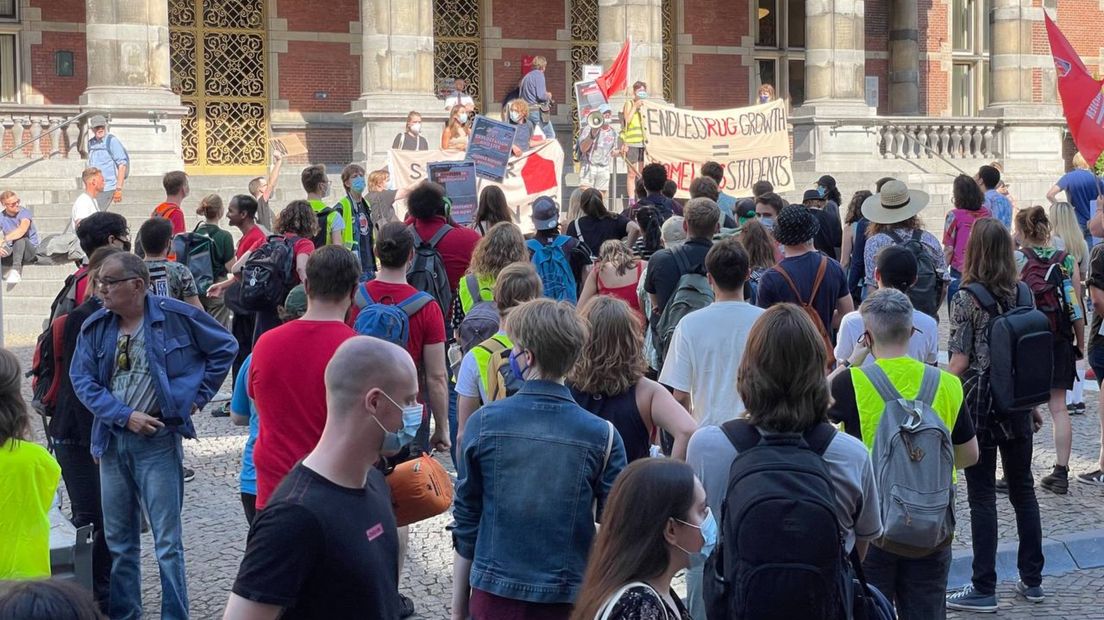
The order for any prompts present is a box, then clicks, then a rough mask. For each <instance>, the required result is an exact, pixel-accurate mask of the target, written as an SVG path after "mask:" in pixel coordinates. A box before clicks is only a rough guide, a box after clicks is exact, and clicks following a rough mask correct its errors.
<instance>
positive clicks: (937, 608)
mask: <svg viewBox="0 0 1104 620" xmlns="http://www.w3.org/2000/svg"><path fill="white" fill-rule="evenodd" d="M863 571H864V572H865V573H866V578H867V580H868V581H869V582H870V585H872V586H874V587H876V588H878V589H879V590H881V592H882V594H884V595H886V598H888V599H889V601H890V602H891V603H894V604H895V605H896V607H897V618H899V620H936V619H937V618H946V617H947V606H946V597H947V575H948V574H949V573H950V571H951V547H950V545H948V546H946V547H944V548H942V549H939V550H937V551H934V552H933V553H932V554H931V555H928V556H925V557H922V558H906V557H904V556H900V555H897V554H895V553H890V552H888V551H883V550H881V549H879V548H877V547H875V546H874V545H870V548H869V550H868V551H867V552H866V559H865V560H863Z"/></svg>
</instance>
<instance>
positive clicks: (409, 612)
mask: <svg viewBox="0 0 1104 620" xmlns="http://www.w3.org/2000/svg"><path fill="white" fill-rule="evenodd" d="M1028 600H1031V599H1028ZM413 615H414V601H412V600H410V597H409V596H404V595H402V594H400V595H399V617H400V618H409V617H410V616H413Z"/></svg>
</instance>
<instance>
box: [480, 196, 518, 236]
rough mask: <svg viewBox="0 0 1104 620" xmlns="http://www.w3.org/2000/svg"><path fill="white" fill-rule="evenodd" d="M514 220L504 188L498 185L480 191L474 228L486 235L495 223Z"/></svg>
mask: <svg viewBox="0 0 1104 620" xmlns="http://www.w3.org/2000/svg"><path fill="white" fill-rule="evenodd" d="M513 221H514V214H513V213H510V204H509V203H508V202H506V194H505V193H504V192H503V191H502V188H501V187H499V186H497V185H488V186H487V187H484V188H483V191H481V192H479V206H478V207H477V208H476V210H475V221H474V222H473V223H472V228H473V229H474V230H475V231H476V232H478V233H479V234H480V235H486V234H487V231H489V230H490V229H491V227H492V226H494V225H495V224H498V223H499V222H513Z"/></svg>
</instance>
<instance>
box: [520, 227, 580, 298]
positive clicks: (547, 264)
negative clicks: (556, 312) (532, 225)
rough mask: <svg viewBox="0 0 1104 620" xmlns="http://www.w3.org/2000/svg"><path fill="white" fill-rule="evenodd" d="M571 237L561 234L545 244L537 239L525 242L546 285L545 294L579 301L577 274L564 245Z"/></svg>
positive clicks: (538, 273)
mask: <svg viewBox="0 0 1104 620" xmlns="http://www.w3.org/2000/svg"><path fill="white" fill-rule="evenodd" d="M569 241H571V237H568V236H567V235H560V236H558V237H556V239H555V240H553V241H552V243H550V244H548V245H544V244H543V243H541V242H540V241H537V240H536V239H530V240H529V241H526V242H525V247H527V248H529V251H530V252H532V253H533V264H534V265H536V267H537V275H539V276H540V279H541V283H542V284H543V285H544V296H545V297H548V298H549V299H555V300H556V301H570V302H571V303H575V302H576V301H578V295H577V293H576V283H575V276H574V274H572V273H571V263H570V262H568V260H567V248H565V247H564V246H566V245H567V243H568V242H569Z"/></svg>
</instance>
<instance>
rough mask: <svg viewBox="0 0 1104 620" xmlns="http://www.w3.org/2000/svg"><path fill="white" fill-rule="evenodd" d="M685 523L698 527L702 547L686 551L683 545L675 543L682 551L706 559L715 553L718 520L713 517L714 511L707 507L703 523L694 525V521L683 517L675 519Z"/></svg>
mask: <svg viewBox="0 0 1104 620" xmlns="http://www.w3.org/2000/svg"><path fill="white" fill-rule="evenodd" d="M675 521H678V522H679V523H682V524H683V525H687V526H689V527H692V528H695V529H697V530H698V531H699V532H701V537H702V548H701V549H700V550H698V551H686V549H683V548H682V547H679V546H678V545H675V546H676V547H678V548H679V550H681V551H685V552H686V554H687V555H689V556H695V555H696V556H698V559H699V560H703V561H704V560H705V559H706V558H708V557H709V556H710V555H712V553H713V548H714V547H716V546H717V521H716V520H714V519H713V511H712V510H710V509H708V508H706V509H705V519H703V520H702V522H701V525H694V524H693V523H687V522H686V521H683V520H682V519H675Z"/></svg>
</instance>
